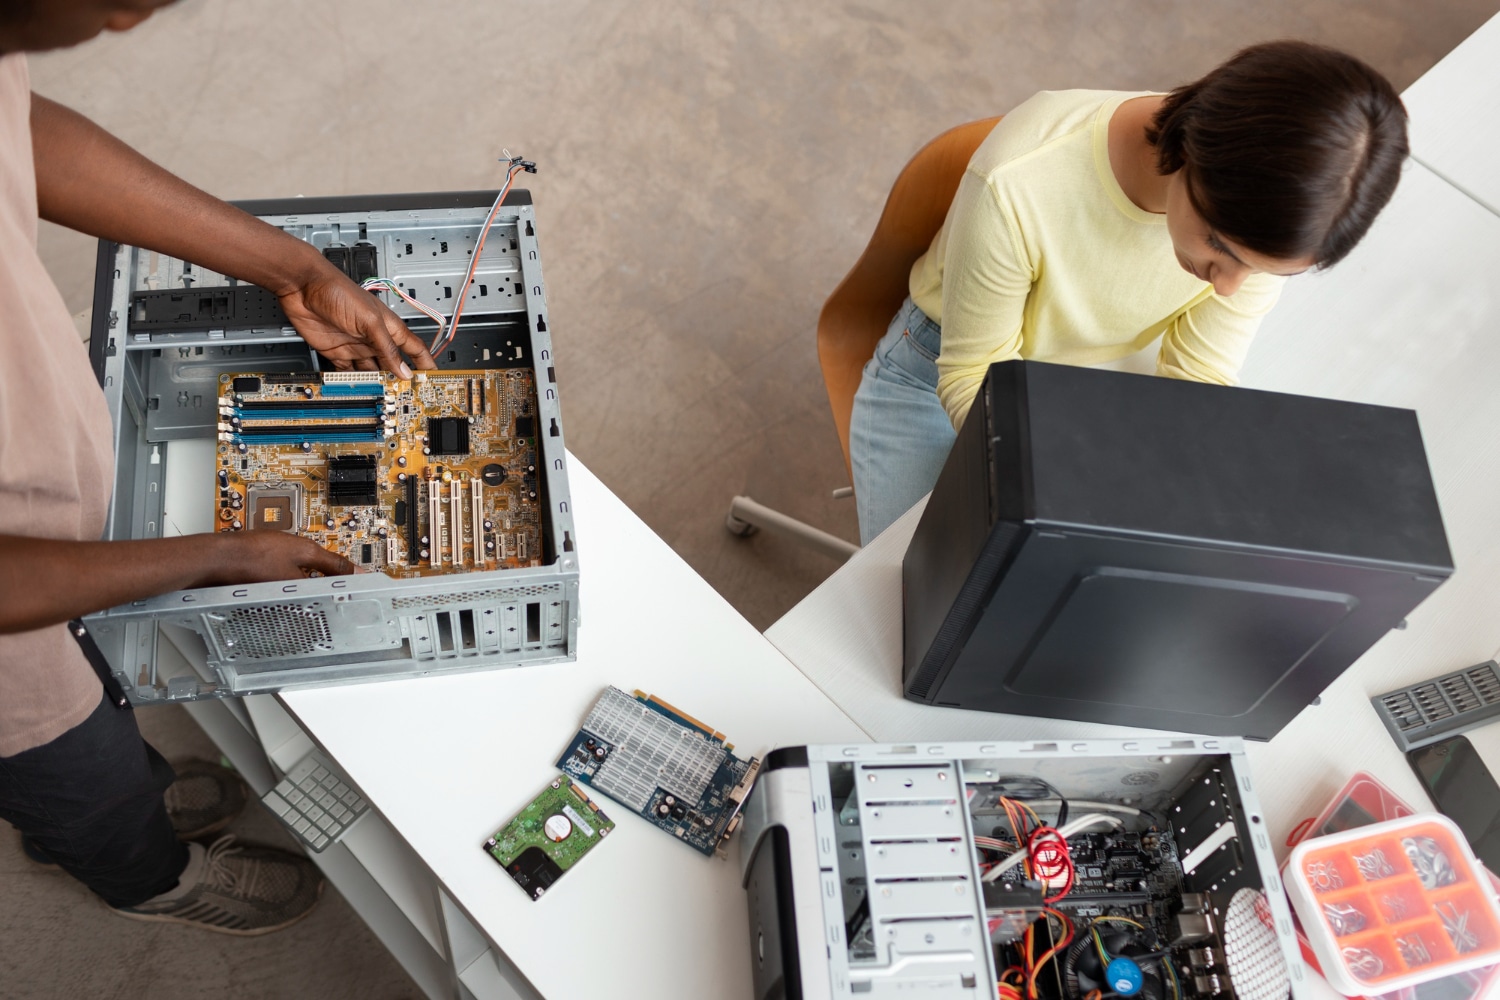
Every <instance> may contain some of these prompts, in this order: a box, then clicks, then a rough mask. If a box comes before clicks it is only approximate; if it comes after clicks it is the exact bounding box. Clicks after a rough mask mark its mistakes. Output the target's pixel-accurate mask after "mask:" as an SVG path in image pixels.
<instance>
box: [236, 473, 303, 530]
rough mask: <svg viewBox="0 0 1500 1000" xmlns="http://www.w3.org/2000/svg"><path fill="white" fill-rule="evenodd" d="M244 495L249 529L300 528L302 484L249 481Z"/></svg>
mask: <svg viewBox="0 0 1500 1000" xmlns="http://www.w3.org/2000/svg"><path fill="white" fill-rule="evenodd" d="M247 493H248V495H247V496H246V498H245V506H246V507H247V508H248V509H249V517H248V520H247V523H248V525H249V527H250V528H251V530H254V529H257V528H264V529H266V530H268V531H301V530H302V487H301V486H298V485H297V484H295V483H251V484H250V487H249V489H248V491H247Z"/></svg>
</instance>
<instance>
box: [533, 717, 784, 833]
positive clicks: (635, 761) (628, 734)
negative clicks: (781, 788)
mask: <svg viewBox="0 0 1500 1000" xmlns="http://www.w3.org/2000/svg"><path fill="white" fill-rule="evenodd" d="M733 750H734V745H733V744H731V743H726V742H725V741H724V734H723V733H720V732H716V731H715V730H713V729H711V728H709V727H708V726H705V725H704V724H703V723H701V722H698V721H697V720H696V719H694V718H692V717H691V716H688V715H684V714H683V713H681V712H679V711H678V710H677V709H675V708H673V707H672V706H671V705H668V704H667V703H666V702H664V701H661V700H659V699H657V698H653V697H651V696H649V695H646V694H643V693H641V692H640V691H637V692H635V697H633V698H632V697H631V696H630V695H628V694H626V693H625V692H624V691H621V690H620V689H619V688H614V687H611V688H606V689H605V691H604V694H602V695H601V696H600V697H599V700H598V701H597V702H596V703H595V704H594V708H593V710H592V711H591V712H589V714H588V718H586V719H584V720H583V728H581V729H580V730H579V731H578V734H577V735H576V736H574V737H573V741H572V743H571V744H570V745H569V747H568V749H567V750H566V751H565V752H564V753H563V755H562V757H561V758H560V759H559V760H558V762H557V766H558V769H559V770H561V771H563V772H564V773H565V774H567V775H569V776H571V777H572V778H574V779H576V780H578V781H581V782H585V783H587V784H589V785H590V786H592V787H593V788H595V789H597V790H599V791H601V792H603V793H604V794H605V795H608V796H609V797H610V798H612V799H614V800H615V801H617V802H619V803H621V804H623V805H626V806H629V807H630V808H631V809H633V810H635V812H636V813H637V814H639V815H640V816H641V817H642V818H643V819H645V820H646V821H647V822H649V823H651V824H652V825H653V826H656V827H658V828H659V829H661V830H664V831H666V832H667V833H669V834H671V835H672V836H674V837H676V838H677V839H678V840H681V841H682V842H683V843H684V844H687V845H688V846H690V847H692V848H693V849H694V850H697V851H699V852H701V853H703V854H706V855H709V856H712V855H713V854H714V853H715V852H718V853H720V854H723V853H724V848H725V844H726V843H727V841H728V840H729V838H730V837H731V836H733V834H734V831H735V830H736V829H737V827H738V826H739V818H740V816H739V814H740V807H741V806H742V805H743V804H744V801H745V797H746V796H747V795H749V794H750V788H751V786H752V785H753V784H754V782H755V776H756V775H757V774H758V773H759V772H760V760H759V758H751V759H750V760H748V761H746V760H741V759H740V758H739V757H736V756H735V755H734V753H733V752H732V751H733Z"/></svg>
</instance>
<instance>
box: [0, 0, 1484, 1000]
mask: <svg viewBox="0 0 1500 1000" xmlns="http://www.w3.org/2000/svg"><path fill="white" fill-rule="evenodd" d="M1496 9H1497V3H1496V2H1495V0H1431V2H1426V3H1421V4H1415V3H1410V2H1408V0H1263V2H1259V3H1249V2H1240V3H1230V2H1224V0H1130V2H1110V0H1050V2H1046V0H1010V2H1003V3H997V2H994V0H944V2H943V3H941V4H933V3H899V2H895V0H848V2H844V3H837V4H817V3H812V4H810V3H805V2H797V0H761V2H759V3H754V4H743V3H741V4H734V3H726V2H713V0H704V2H699V3H696V4H686V3H672V2H665V0H636V2H633V3H621V2H619V0H555V2H550V3H546V4H531V5H525V6H522V5H514V4H505V5H501V4H498V3H492V2H491V3H483V2H467V3H465V2H459V0H424V2H420V3H417V2H410V0H408V2H406V3H400V2H396V0H319V2H316V3H310V2H307V0H255V2H247V0H185V2H183V3H182V4H181V5H180V6H178V7H177V8H175V9H169V10H167V11H166V12H164V13H162V14H160V15H158V16H157V17H156V18H154V19H153V20H152V21H150V22H148V23H147V24H145V25H144V26H142V27H141V28H139V29H137V30H136V31H133V32H131V33H129V34H126V35H122V36H112V37H107V38H102V39H99V40H97V41H95V42H93V43H90V44H88V45H86V46H83V47H81V48H78V49H76V50H72V51H68V52H62V53H56V54H51V55H47V56H42V57H37V58H35V59H34V60H33V62H32V74H33V80H34V85H35V87H36V89H37V90H38V91H39V92H41V93H44V94H47V95H48V96H50V97H53V98H55V99H58V100H61V101H63V102H65V103H68V104H70V105H72V106H74V107H76V108H78V109H80V110H81V111H83V112H85V113H86V114H89V115H91V116H92V117H94V118H95V119H96V120H98V121H99V122H101V123H102V124H104V125H105V126H106V127H107V128H109V129H111V130H112V131H114V132H115V133H117V134H118V135H120V136H121V137H123V138H124V139H126V140H127V141H129V142H131V143H132V144H134V145H136V146H137V147H138V148H140V149H142V150H143V151H145V152H146V153H147V154H148V155H150V156H152V157H153V158H155V159H157V160H158V161H160V162H161V163H163V164H165V165H167V166H168V167H169V168H171V169H173V170H175V171H177V172H178V173H180V174H182V175H184V176H185V177H187V178H188V179H190V180H192V181H194V182H195V183H197V184H199V185H201V186H203V187H205V188H207V189H209V190H211V191H213V192H215V193H217V194H220V195H223V196H225V197H231V198H235V197H269V196H280V195H288V194H335V193H347V192H355V191H410V190H443V189H452V188H471V187H482V186H491V185H493V184H495V182H496V180H497V177H498V176H499V174H498V171H497V170H496V168H495V163H494V157H495V156H497V155H498V154H499V150H500V148H501V147H509V148H510V149H512V150H515V151H518V152H524V153H525V154H526V155H527V156H529V157H531V158H533V159H535V160H536V161H537V162H538V163H539V164H540V165H541V173H540V174H538V175H537V176H536V177H528V178H527V181H528V184H529V186H530V187H531V188H532V190H533V192H534V194H535V197H536V203H537V213H538V218H539V222H540V225H539V232H540V236H541V240H542V246H543V252H544V254H545V260H546V270H547V278H548V283H549V288H550V302H549V308H550V310H551V312H552V315H553V317H554V318H555V323H554V330H555V337H556V343H557V352H558V362H557V363H558V372H559V379H560V382H561V385H562V390H563V400H564V403H563V405H564V413H565V415H566V431H567V435H568V443H569V445H570V447H571V448H572V449H573V450H574V452H575V453H576V454H577V455H578V457H579V458H580V459H581V460H582V461H584V462H585V463H587V464H588V465H589V466H590V467H591V468H593V469H594V470H595V471H596V472H597V473H599V475H600V476H601V477H603V479H604V481H605V482H606V483H608V484H609V485H610V486H611V487H612V488H613V489H614V490H615V491H616V492H617V493H618V494H619V495H620V496H621V497H622V498H623V499H624V500H625V502H626V503H628V504H629V505H630V506H631V508H632V509H634V510H635V511H636V512H637V513H639V514H640V515H641V516H642V517H643V518H645V520H646V521H647V522H648V523H649V524H650V525H651V526H652V527H653V528H654V529H655V530H656V531H658V532H659V533H660V534H661V535H662V536H663V537H664V538H665V539H666V540H667V541H668V542H669V543H670V544H671V545H672V546H673V548H675V549H676V550H677V551H678V552H679V553H680V554H681V555H682V556H683V557H684V558H685V559H687V561H688V562H689V563H691V564H692V565H693V567H694V568H695V569H696V570H697V571H698V572H700V573H701V574H703V576H704V577H706V578H707V579H708V580H709V582H710V583H712V584H713V585H714V586H715V587H716V588H717V589H718V590H719V591H720V592H721V593H723V594H724V595H725V596H726V597H727V598H728V599H729V600H730V601H731V602H732V603H733V604H734V605H735V606H736V607H737V608H739V609H740V610H741V611H742V612H743V613H744V614H745V615H746V616H747V617H749V618H750V620H752V621H754V622H755V623H756V624H757V625H759V626H762V627H764V626H766V625H768V624H770V623H771V622H772V621H774V620H775V619H776V617H777V616H779V615H780V614H781V613H782V612H783V611H785V610H786V609H787V608H789V607H790V606H791V605H792V604H794V603H795V602H796V601H797V600H798V599H799V598H800V597H801V596H802V595H803V594H805V593H806V592H807V591H808V590H809V589H811V588H812V587H813V586H815V585H816V584H817V583H818V582H819V581H820V580H822V579H823V578H824V577H825V576H826V575H827V574H828V573H829V572H831V570H832V569H833V568H834V564H833V563H831V562H830V561H828V560H827V559H825V558H823V557H820V556H815V555H812V554H809V553H805V552H802V551H799V550H798V549H796V548H795V547H794V546H792V545H789V544H787V543H785V542H783V541H781V540H779V539H776V538H773V537H769V536H767V535H764V534H762V535H759V536H756V537H754V538H751V539H748V540H741V539H735V538H732V537H730V536H729V535H727V534H726V533H725V531H724V529H723V526H722V522H723V514H724V510H725V508H726V505H727V503H728V501H729V498H730V497H731V496H732V495H734V494H735V493H737V492H749V493H750V494H751V495H753V496H755V497H757V498H758V499H760V500H762V501H764V502H767V503H770V504H772V505H774V506H777V507H779V508H781V509H783V510H786V511H787V512H789V513H791V514H793V515H795V516H798V517H801V518H804V519H806V520H809V521H811V522H813V523H815V524H818V525H820V526H822V527H824V528H826V529H827V530H830V531H833V532H835V533H836V534H840V535H843V536H845V537H848V538H851V539H853V538H854V537H856V530H855V521H854V513H853V509H852V506H851V505H850V503H849V502H848V501H834V500H832V499H830V498H829V493H830V491H831V490H832V489H833V488H835V487H838V486H842V485H846V484H847V476H846V473H845V471H844V468H843V464H842V462H841V461H840V455H839V449H838V444H837V442H836V440H835V438H834V433H833V426H832V421H831V420H830V418H829V416H828V414H827V404H826V402H825V400H824V397H823V390H822V383H821V380H820V377H819V376H818V374H817V371H816V361H815V354H814V349H813V342H812V331H813V327H814V323H815V321H816V316H817V311H818V307H819V304H820V303H821V301H822V298H823V297H824V296H825V295H826V294H827V293H828V291H829V290H831V289H832V287H833V286H834V284H836V283H837V281H838V279H839V277H840V276H841V275H842V274H843V272H844V271H845V270H846V269H847V268H848V266H849V265H850V264H851V263H852V262H853V260H854V258H855V257H856V256H857V255H858V253H859V250H860V249H861V247H862V246H863V243H864V240H865V239H866V237H867V236H868V234H869V231H870V229H871V227H872V226H873V224H874V221H875V218H876V216H877V214H878V213H879V210H880V206H881V204H882V202H883V199H884V196H885V193H886V191H887V189H888V187H889V185H890V183H891V181H892V179H893V178H894V176H895V174H896V172H897V171H898V170H899V169H900V167H901V165H902V164H903V163H904V162H905V160H906V158H907V157H908V156H910V154H911V153H912V152H913V151H914V150H915V149H916V148H917V147H918V146H920V145H921V143H922V142H923V141H925V140H926V139H927V138H930V137H931V136H932V135H934V134H936V133H937V132H938V131H940V130H941V129H943V128H944V127H946V126H948V125H951V124H954V123H957V122H959V121H964V120H968V119H973V118H979V117H983V116H986V115H992V114H996V113H999V112H1003V111H1004V110H1006V109H1007V108H1009V107H1010V106H1012V105H1014V104H1015V103H1017V102H1018V101H1020V100H1022V99H1024V98H1025V97H1027V96H1028V95H1030V94H1031V93H1033V92H1035V91H1037V90H1040V89H1044V88H1065V87H1100V88H1118V89H1162V88H1166V87H1170V86H1173V85H1175V84H1177V83H1180V82H1183V81H1185V80H1188V79H1190V78H1192V77H1193V76H1195V75H1197V74H1199V73H1201V72H1202V71H1204V70H1206V69H1208V68H1209V67H1211V66H1213V65H1214V64H1215V63H1217V62H1219V61H1220V60H1222V59H1223V58H1225V57H1226V56H1228V55H1229V54H1230V53H1231V52H1233V51H1234V50H1235V49H1236V48H1237V47H1239V46H1241V45H1243V44H1246V43H1249V42H1252V41H1257V40H1263V39H1268V38H1275V37H1287V36H1292V37H1299V38H1305V39H1311V40H1315V41H1321V42H1325V43H1328V44H1332V45H1337V46H1339V47H1342V48H1345V49H1348V50H1350V51H1352V52H1354V53H1355V54H1357V55H1359V56H1361V57H1363V58H1365V59H1367V60H1368V61H1370V62H1371V63H1373V64H1374V65H1375V66H1376V67H1377V68H1379V69H1381V70H1383V71H1384V72H1385V73H1386V74H1387V75H1389V76H1390V78H1391V79H1392V81H1393V82H1394V83H1395V84H1396V86H1397V87H1398V88H1401V87H1405V86H1406V85H1407V84H1409V83H1410V82H1411V81H1412V80H1414V79H1416V77H1417V76H1419V75H1420V74H1421V73H1422V72H1423V71H1424V70H1426V69H1427V68H1428V67H1429V66H1431V65H1432V64H1433V63H1434V62H1436V61H1437V60H1438V59H1439V58H1441V57H1442V56H1443V54H1445V53H1446V52H1447V51H1449V50H1450V49H1451V48H1452V47H1453V46H1454V45H1456V44H1457V43H1458V42H1459V41H1460V40H1461V39H1462V38H1463V37H1464V36H1465V35H1467V34H1468V33H1469V32H1470V31H1472V30H1473V29H1474V28H1475V27H1477V26H1478V25H1479V24H1480V23H1482V22H1483V21H1484V20H1485V19H1486V18H1488V17H1489V16H1491V15H1492V14H1494V13H1495V12H1496ZM41 248H42V253H43V257H44V259H45V260H46V262H47V264H48V267H49V268H50V269H51V272H52V274H53V276H54V277H55V279H56V280H57V282H58V284H59V286H60V287H61V288H62V290H63V292H64V295H65V296H66V298H67V300H68V304H69V306H70V308H72V309H73V310H74V311H77V310H80V309H83V308H84V307H86V306H87V305H88V298H89V289H90V287H91V281H92V269H93V244H92V241H90V240H89V239H87V238H85V237H82V236H78V235H76V234H70V233H66V232H63V231H61V230H58V229H56V228H55V227H51V226H44V228H43V231H42V233H41ZM581 543H582V545H584V546H586V545H587V539H582V540H581ZM705 655H712V653H711V651H705ZM174 713H176V714H174ZM153 716H154V718H153ZM142 719H143V722H145V723H146V724H147V726H148V728H150V729H152V730H153V731H154V732H155V733H157V734H159V735H158V736H157V738H158V739H160V740H161V741H162V742H163V743H164V744H166V749H168V750H169V751H173V752H179V753H180V752H186V751H188V750H190V749H191V748H192V747H193V746H194V745H197V744H201V735H199V734H197V733H196V732H195V731H193V728H192V726H191V723H190V722H188V721H187V720H186V718H185V717H184V716H182V715H181V714H180V713H177V710H175V709H158V710H152V711H149V712H143V713H142ZM244 829H245V832H246V834H247V835H252V834H253V835H255V836H258V837H260V838H262V839H264V838H265V837H269V836H272V835H274V834H275V833H276V831H275V829H274V827H273V826H271V825H270V822H269V820H268V819H267V817H266V816H265V815H264V814H260V815H256V816H250V817H248V818H247V819H246V820H245V821H244ZM414 993H415V991H414V988H413V987H412V985H411V984H410V982H409V981H408V980H406V979H405V977H404V976H403V975H402V973H401V971H400V970H399V968H397V967H396V966H395V964H394V963H393V962H392V961H391V960H390V959H389V958H388V957H387V956H386V955H385V954H384V952H383V951H382V950H381V948H380V946H379V944H378V942H376V941H375V939H374V938H373V936H372V935H371V934H370V933H369V932H368V930H367V929H365V928H364V926H363V925H362V924H361V923H360V922H359V920H358V919H357V918H356V917H355V916H354V915H353V914H352V913H351V912H350V911H349V909H348V907H347V906H346V905H345V904H344V903H343V902H342V900H340V899H338V898H337V897H336V896H332V897H331V898H326V899H325V900H324V903H323V904H322V908H321V909H320V911H319V912H318V913H317V914H316V915H315V916H314V917H313V918H311V919H310V920H309V921H308V922H307V923H305V924H304V925H302V926H301V928H299V930H298V931H296V932H294V934H288V935H285V936H281V937H279V938H268V939H265V940H263V941H256V942H243V941H237V940H231V939H220V938H214V937H211V936H208V935H199V934H195V933H194V932H190V931H179V930H174V929H172V928H162V927H154V926H153V927H142V926H138V925H135V924H130V923H127V922H125V921H120V920H117V919H115V918H112V917H110V916H109V915H108V914H106V913H104V912H103V911H102V910H100V909H99V908H98V907H95V906H92V905H90V904H89V902H88V900H87V899H86V898H84V897H83V895H82V894H81V893H80V892H79V891H78V890H76V889H74V888H73V887H72V886H70V885H68V884H66V883H64V882H62V881H61V880H60V879H58V878H56V877H54V876H50V875H46V874H40V873H37V872H35V871H32V870H30V869H28V868H27V867H26V864H25V862H24V860H23V859H22V858H21V857H20V855H19V853H18V852H17V851H16V850H15V849H14V846H13V843H12V841H11V840H9V839H7V838H5V837H3V836H0V995H4V996H7V997H9V996H60V995H86V996H99V997H122V998H123V997H152V998H157V997H162V998H172V997H197V996H223V995H233V996H237V997H260V996H266V997H282V996H286V997H296V996H314V995H316V996H326V997H343V996H356V995H358V996H362V997H365V998H384V997H404V996H412V995H414Z"/></svg>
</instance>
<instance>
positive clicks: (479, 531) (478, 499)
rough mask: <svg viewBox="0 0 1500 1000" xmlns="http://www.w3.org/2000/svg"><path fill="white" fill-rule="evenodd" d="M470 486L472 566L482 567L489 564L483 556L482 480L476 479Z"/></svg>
mask: <svg viewBox="0 0 1500 1000" xmlns="http://www.w3.org/2000/svg"><path fill="white" fill-rule="evenodd" d="M471 485H472V488H473V490H474V492H473V494H472V495H471V496H470V497H469V509H470V512H469V523H470V529H469V534H470V535H472V536H473V538H474V565H475V566H484V565H487V564H488V563H489V559H487V558H486V557H485V554H484V480H482V479H476V480H474V481H473V483H472V484H471Z"/></svg>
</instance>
